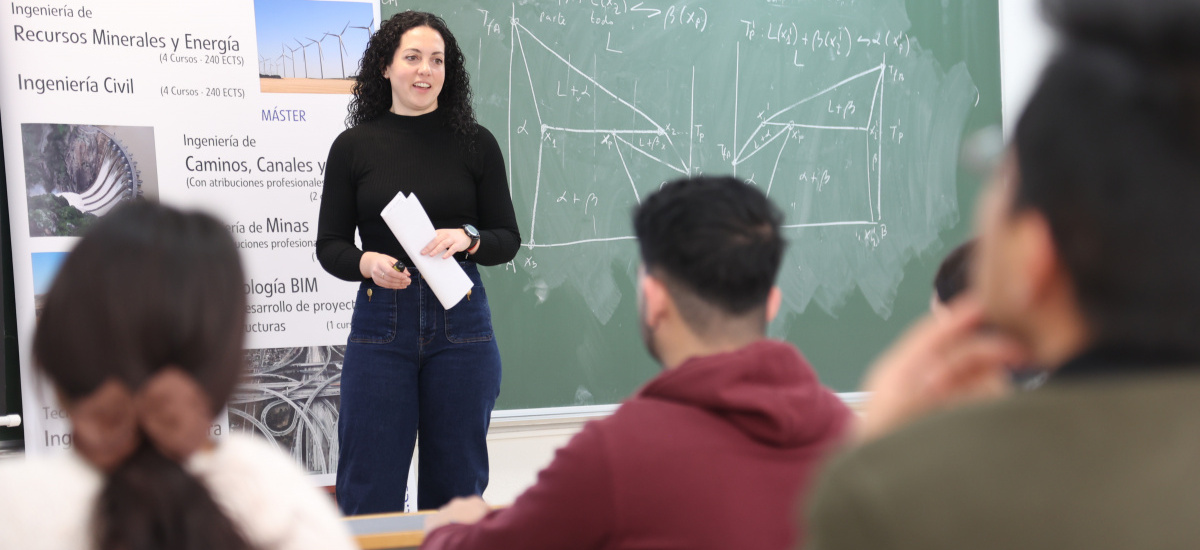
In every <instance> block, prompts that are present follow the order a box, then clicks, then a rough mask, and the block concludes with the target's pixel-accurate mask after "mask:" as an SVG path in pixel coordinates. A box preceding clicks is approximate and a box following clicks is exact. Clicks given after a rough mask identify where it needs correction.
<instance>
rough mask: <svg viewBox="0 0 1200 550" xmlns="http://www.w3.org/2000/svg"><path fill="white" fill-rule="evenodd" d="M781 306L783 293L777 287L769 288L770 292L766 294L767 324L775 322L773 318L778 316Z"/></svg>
mask: <svg viewBox="0 0 1200 550" xmlns="http://www.w3.org/2000/svg"><path fill="white" fill-rule="evenodd" d="M781 305H783V291H782V290H779V287H777V286H773V287H771V292H770V293H768V294H767V322H768V323H770V322H771V321H774V320H775V316H776V315H778V314H779V307H780V306H781Z"/></svg>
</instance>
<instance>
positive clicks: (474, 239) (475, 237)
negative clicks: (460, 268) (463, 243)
mask: <svg viewBox="0 0 1200 550" xmlns="http://www.w3.org/2000/svg"><path fill="white" fill-rule="evenodd" d="M462 230H463V231H464V232H466V234H467V236H468V237H470V238H471V246H468V247H467V253H468V254H470V251H471V250H474V248H475V245H477V244H479V230H478V229H475V226H473V225H471V224H469V223H468V224H463V226H462Z"/></svg>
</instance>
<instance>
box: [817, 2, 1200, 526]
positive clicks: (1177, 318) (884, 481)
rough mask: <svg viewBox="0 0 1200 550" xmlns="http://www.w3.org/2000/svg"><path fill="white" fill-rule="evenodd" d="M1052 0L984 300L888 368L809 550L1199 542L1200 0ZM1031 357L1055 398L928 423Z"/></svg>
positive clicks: (990, 199)
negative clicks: (1199, 219) (1046, 56)
mask: <svg viewBox="0 0 1200 550" xmlns="http://www.w3.org/2000/svg"><path fill="white" fill-rule="evenodd" d="M1044 7H1045V11H1046V14H1047V15H1048V16H1049V19H1050V20H1051V21H1052V22H1053V23H1054V24H1055V25H1056V26H1057V28H1058V30H1059V33H1060V37H1061V41H1060V46H1059V49H1058V51H1057V53H1056V54H1055V55H1054V57H1053V58H1052V60H1051V62H1050V64H1049V66H1048V67H1047V69H1046V71H1045V72H1044V73H1043V75H1042V78H1041V81H1040V83H1039V84H1038V86H1037V89H1036V91H1035V92H1034V94H1033V96H1032V98H1031V100H1030V102H1029V105H1028V106H1027V108H1026V109H1025V112H1024V114H1023V115H1022V116H1021V119H1020V121H1019V122H1018V124H1017V128H1016V133H1015V138H1014V142H1013V144H1012V147H1011V149H1010V152H1009V156H1008V158H1007V160H1006V163H1005V166H1003V167H1002V168H1001V170H1000V172H999V173H998V174H997V175H996V177H995V178H993V181H992V182H991V184H990V186H989V188H988V190H987V192H986V193H985V195H984V197H983V199H982V207H981V209H980V216H979V244H978V248H977V250H976V254H977V257H976V260H975V270H974V273H973V277H972V282H971V284H972V288H973V294H975V295H977V297H978V299H977V300H967V301H965V302H960V303H956V304H955V305H954V306H953V307H952V311H951V319H950V320H949V321H947V322H938V323H935V322H931V321H927V322H924V323H922V324H920V325H919V326H918V327H915V328H914V329H913V330H912V331H911V332H910V333H909V334H908V335H907V336H906V337H905V338H903V339H902V340H901V341H900V342H898V343H897V344H896V346H895V347H893V348H892V350H890V351H889V352H888V353H886V354H885V355H884V356H883V358H882V359H881V360H880V361H879V363H878V364H877V365H876V367H875V374H874V375H873V379H875V380H876V381H877V383H876V384H875V385H874V387H873V388H872V389H873V390H875V395H874V397H873V400H872V403H871V404H870V405H869V406H868V409H867V412H866V417H865V418H864V423H863V433H864V435H865V437H866V438H867V439H868V440H869V441H870V442H869V443H867V444H865V445H863V446H861V447H858V448H857V449H854V450H853V451H851V452H849V453H847V454H846V455H844V456H842V457H840V458H839V459H837V460H835V461H834V462H833V463H832V465H831V467H830V468H829V469H828V472H826V474H825V475H824V476H823V479H822V482H821V484H820V488H819V489H818V490H817V492H816V494H815V498H814V499H813V501H812V504H811V509H810V520H809V525H810V528H811V531H810V533H811V535H812V536H811V538H810V544H809V548H816V549H822V550H831V549H842V548H870V549H907V548H912V549H917V548H920V549H939V548H945V549H958V548H982V549H990V548H996V549H1000V548H1005V549H1007V548H1022V549H1041V548H1046V549H1055V550H1071V549H1094V548H1115V547H1120V548H1197V547H1200V527H1197V525H1198V524H1197V522H1196V520H1195V518H1194V516H1195V511H1196V510H1200V470H1198V469H1197V468H1196V464H1197V463H1198V462H1200V447H1198V446H1197V445H1196V444H1195V443H1194V441H1195V439H1196V431H1197V426H1200V409H1198V408H1197V407H1196V403H1197V402H1200V247H1198V246H1197V244H1196V242H1195V239H1193V238H1192V237H1191V236H1190V233H1191V232H1190V231H1189V223H1188V220H1190V219H1192V218H1193V217H1194V215H1195V212H1197V211H1198V210H1200V124H1197V120H1200V118H1198V117H1197V115H1198V114H1200V2H1196V1H1194V0H1187V1H1185V0H1048V1H1046V2H1045V3H1044ZM985 323H986V325H987V326H988V327H989V329H988V330H987V331H982V330H980V328H981V327H982V326H983V325H984V324H985ZM1020 356H1026V357H1027V358H1028V359H1030V360H1032V362H1034V363H1035V364H1039V365H1044V366H1046V367H1048V368H1050V369H1052V371H1053V372H1052V373H1051V375H1050V378H1049V380H1048V381H1047V382H1046V384H1045V385H1044V386H1042V387H1041V388H1039V389H1037V390H1034V391H1031V392H1023V393H1017V394H1013V395H1012V396H1010V397H1008V398H1005V399H1001V400H997V401H992V402H989V403H985V404H981V405H976V406H972V407H964V408H959V409H957V410H953V411H949V412H946V413H943V414H934V415H928V416H926V414H925V413H926V412H928V411H930V410H932V409H935V408H940V407H944V406H945V405H946V404H947V403H951V402H955V401H957V400H959V399H961V397H962V396H963V395H968V394H970V393H972V392H973V391H974V390H975V389H976V388H977V387H978V385H979V384H980V383H986V382H988V381H989V380H991V379H994V377H995V376H997V375H1002V373H999V372H997V371H999V370H1000V369H998V368H997V365H1002V364H1004V363H1005V362H1008V363H1012V362H1014V360H1015V359H1017V358H1018V357H1020ZM914 377H924V378H925V379H927V380H928V379H936V380H939V381H940V382H939V383H937V384H934V385H933V387H934V388H936V389H935V390H933V391H926V392H916V393H914V392H910V391H908V390H910V389H911V388H912V386H907V385H905V384H903V381H904V380H907V379H911V378H914ZM918 417H923V418H920V419H919V420H918Z"/></svg>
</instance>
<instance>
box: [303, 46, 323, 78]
mask: <svg viewBox="0 0 1200 550" xmlns="http://www.w3.org/2000/svg"><path fill="white" fill-rule="evenodd" d="M304 38H308V37H307V36H305V37H304ZM321 40H325V37H324V36H322V37H321ZM321 40H313V39H311V38H308V41H309V45H312V44H316V45H317V59H318V61H319V62H320V63H319V65H318V66H319V67H321V78H325V53H324V52H323V51H321Z"/></svg>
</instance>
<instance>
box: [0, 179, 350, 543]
mask: <svg viewBox="0 0 1200 550" xmlns="http://www.w3.org/2000/svg"><path fill="white" fill-rule="evenodd" d="M244 280H245V279H244V277H243V274H242V267H241V262H240V261H239V260H238V253H237V248H236V246H235V244H234V241H233V238H232V237H231V236H230V235H229V232H228V231H226V230H225V228H224V226H223V225H222V224H221V223H220V222H218V221H217V220H216V219H214V218H212V217H210V216H208V215H205V214H199V213H184V212H180V211H178V210H174V209H172V208H169V207H166V206H161V205H158V204H154V203H149V202H136V203H131V204H128V205H125V206H122V207H120V208H119V209H117V210H115V211H113V212H111V213H109V214H108V215H106V216H104V217H103V218H100V220H99V221H97V222H96V223H95V224H94V225H93V226H92V227H91V229H89V230H88V232H87V234H86V235H85V236H84V237H83V239H81V240H80V241H79V243H78V244H77V245H76V246H75V249H74V250H73V251H72V252H71V253H70V255H69V256H67V258H66V260H65V261H64V262H63V264H62V267H61V269H60V270H59V272H58V275H57V276H56V277H55V280H54V284H53V285H52V287H51V288H50V292H49V293H48V294H47V296H46V302H45V309H44V310H43V311H42V314H41V317H40V319H39V320H38V325H37V333H36V334H35V335H34V337H33V355H34V361H35V363H36V364H37V367H38V368H39V369H40V371H41V372H42V373H43V374H45V375H46V377H47V378H48V379H49V380H50V381H51V382H52V383H53V385H54V389H55V390H56V392H57V395H58V397H59V403H60V404H61V406H62V407H63V408H64V409H65V410H66V411H67V412H68V413H69V415H70V418H71V424H72V431H73V433H72V439H71V441H72V444H73V448H72V449H71V450H70V451H68V452H65V453H63V454H60V455H57V456H53V457H50V458H47V459H41V460H39V459H30V460H26V461H14V462H9V463H6V464H3V465H0V495H3V496H2V497H0V548H4V549H10V548H11V549H18V548H19V549H22V550H29V549H39V548H44V549H47V550H51V549H54V550H60V549H67V548H70V549H96V550H152V549H155V550H157V549H172V550H174V549H182V550H191V549H196V550H199V549H221V550H248V549H257V550H270V549H280V550H290V549H297V550H299V549H326V550H349V549H352V548H356V545H355V544H354V541H353V540H352V539H351V538H350V534H349V532H348V531H347V529H346V528H345V526H344V525H343V524H342V523H341V521H340V519H339V518H338V514H337V510H336V508H335V507H334V505H333V502H332V501H331V500H330V499H329V497H328V496H326V495H324V494H321V493H320V492H319V491H318V490H317V489H316V488H315V487H313V486H312V483H311V482H310V481H309V480H308V479H307V476H305V475H304V473H303V472H302V471H301V469H300V468H299V466H298V465H296V464H295V463H294V462H293V461H292V460H291V458H289V457H288V456H286V455H284V454H282V453H280V452H279V451H278V450H276V449H274V448H273V447H271V446H269V445H268V444H267V443H265V442H262V441H259V440H256V439H253V438H251V437H249V436H242V435H228V436H226V437H224V438H223V439H220V440H213V439H211V438H210V437H209V433H210V431H211V430H212V428H213V426H214V424H215V422H217V420H216V419H215V417H216V415H217V414H218V413H219V412H220V411H221V410H222V409H223V408H224V406H225V402H226V400H227V399H228V398H229V395H230V394H231V393H232V391H233V388H234V386H235V384H236V383H237V381H238V379H239V377H240V375H241V372H242V367H243V365H244V359H243V350H242V342H243V335H244V334H245V332H244V325H245V323H244V321H245V313H246V294H245V292H243V290H242V285H243V283H244Z"/></svg>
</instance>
